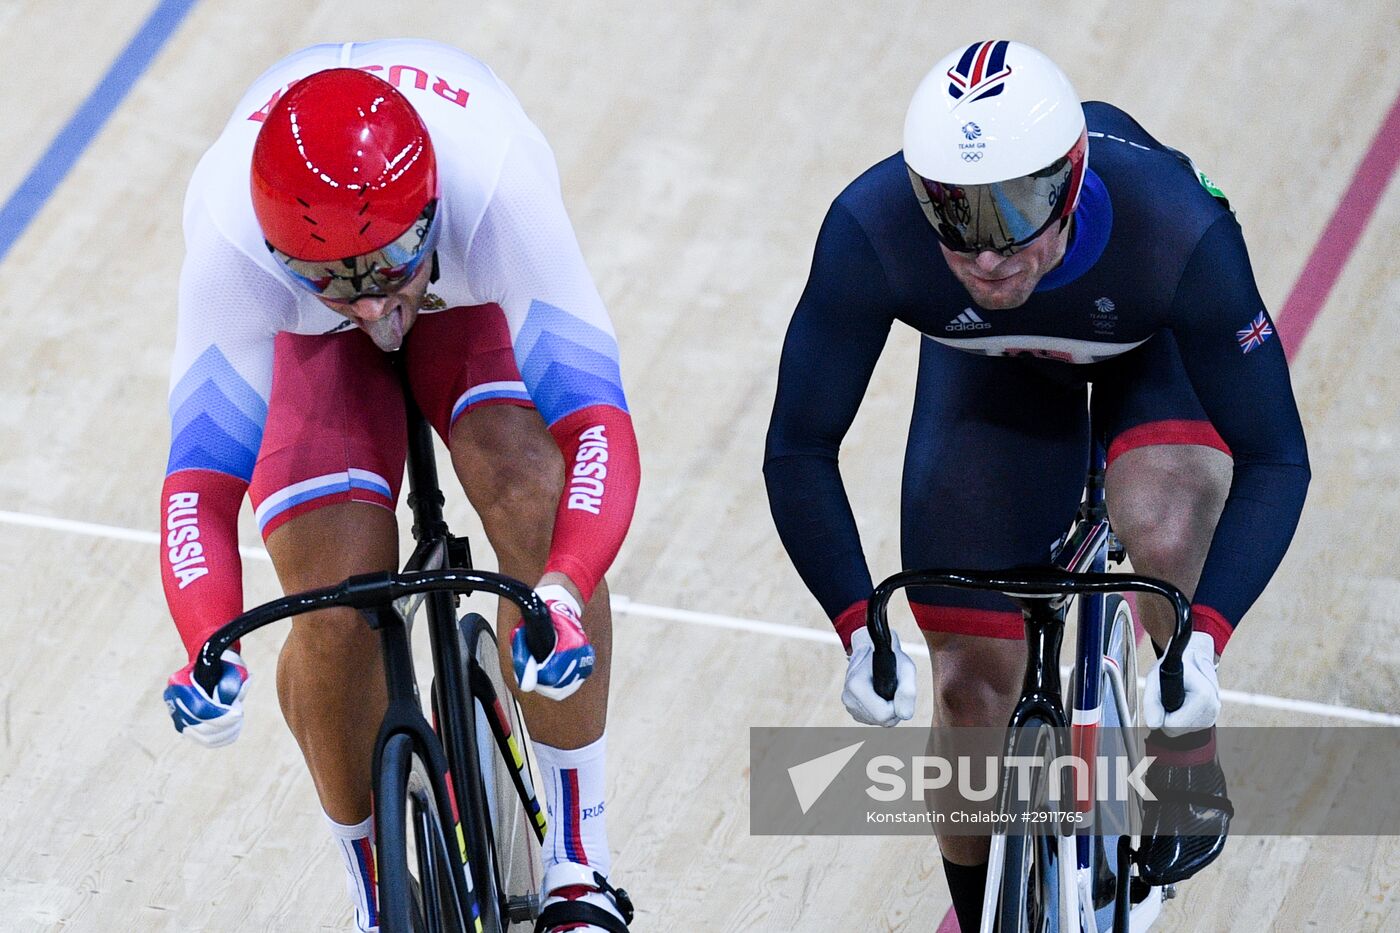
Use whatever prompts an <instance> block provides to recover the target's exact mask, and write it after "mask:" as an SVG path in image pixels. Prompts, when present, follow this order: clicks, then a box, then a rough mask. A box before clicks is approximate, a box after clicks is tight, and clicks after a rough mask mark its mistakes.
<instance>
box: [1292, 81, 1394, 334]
mask: <svg viewBox="0 0 1400 933" xmlns="http://www.w3.org/2000/svg"><path fill="white" fill-rule="evenodd" d="M1397 163H1400V94H1397V95H1396V97H1395V101H1394V102H1393V103H1392V104H1391V105H1390V112H1389V113H1388V114H1386V117H1385V120H1384V121H1383V122H1382V123H1381V127H1380V129H1379V130H1378V131H1377V132H1376V138H1375V139H1373V140H1371V148H1370V149H1367V150H1366V155H1365V156H1363V157H1362V159H1361V164H1360V165H1359V166H1357V168H1356V174H1355V175H1353V176H1352V177H1351V183H1350V184H1349V185H1347V189H1346V192H1345V193H1344V194H1343V195H1342V200H1341V201H1340V202H1339V203H1338V204H1337V209H1336V211H1334V212H1333V214H1332V217H1331V219H1330V220H1328V221H1327V225H1326V226H1325V227H1323V229H1322V238H1321V239H1319V240H1318V241H1317V245H1316V246H1314V247H1313V251H1312V255H1311V256H1309V257H1308V261H1307V263H1306V264H1305V265H1304V266H1303V271H1302V272H1300V273H1298V279H1297V281H1296V282H1294V283H1293V290H1292V291H1291V292H1289V293H1288V299H1287V300H1286V301H1285V302H1284V303H1283V309H1282V310H1280V311H1279V313H1278V316H1277V321H1276V322H1275V323H1276V325H1277V327H1278V336H1279V339H1280V340H1282V341H1283V351H1284V353H1286V354H1287V355H1288V358H1289V360H1292V359H1293V357H1294V356H1295V355H1296V354H1297V352H1298V348H1299V347H1300V346H1302V343H1303V338H1304V337H1306V336H1307V335H1308V331H1309V330H1310V329H1311V328H1312V325H1313V321H1314V320H1316V319H1317V316H1318V314H1319V313H1320V312H1321V311H1322V306H1323V305H1325V304H1326V303H1327V296H1328V295H1330V294H1331V293H1332V287H1333V286H1334V285H1336V284H1337V279H1339V278H1341V275H1342V270H1343V269H1344V268H1345V267H1346V263H1347V260H1348V259H1350V258H1351V254H1352V252H1353V251H1355V249H1356V244H1357V243H1358V242H1360V240H1361V234H1362V233H1363V232H1364V231H1365V229H1366V224H1367V222H1368V221H1369V220H1370V219H1371V215H1372V214H1373V213H1375V210H1376V204H1377V203H1379V202H1380V199H1381V195H1383V194H1384V193H1385V188H1386V185H1387V184H1388V183H1389V182H1390V179H1391V176H1392V175H1394V174H1395V166H1396V164H1397Z"/></svg>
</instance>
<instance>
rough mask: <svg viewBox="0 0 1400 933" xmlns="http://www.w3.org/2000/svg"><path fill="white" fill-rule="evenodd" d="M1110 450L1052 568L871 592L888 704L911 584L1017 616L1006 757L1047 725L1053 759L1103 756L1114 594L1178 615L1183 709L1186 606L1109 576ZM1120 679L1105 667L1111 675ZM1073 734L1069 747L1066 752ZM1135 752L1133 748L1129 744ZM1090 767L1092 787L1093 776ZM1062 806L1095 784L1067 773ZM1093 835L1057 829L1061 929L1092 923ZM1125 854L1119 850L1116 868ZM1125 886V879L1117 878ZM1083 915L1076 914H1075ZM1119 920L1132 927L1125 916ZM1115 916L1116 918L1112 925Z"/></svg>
mask: <svg viewBox="0 0 1400 933" xmlns="http://www.w3.org/2000/svg"><path fill="white" fill-rule="evenodd" d="M1103 476H1104V450H1103V447H1102V445H1101V444H1099V443H1097V442H1096V443H1095V445H1094V450H1093V460H1092V461H1091V468H1090V471H1089V477H1088V481H1087V483H1086V493H1085V498H1084V502H1083V503H1082V505H1081V506H1080V511H1079V514H1078V516H1077V518H1076V520H1075V523H1074V525H1073V526H1072V527H1071V529H1070V531H1069V533H1068V534H1067V535H1066V537H1065V539H1064V540H1063V541H1062V542H1061V543H1060V544H1059V546H1058V547H1057V548H1056V549H1055V552H1054V554H1053V556H1052V559H1051V564H1052V566H1050V567H1032V568H1013V569H1009V570H1003V571H992V572H985V571H966V570H940V569H934V570H915V571H905V572H903V573H898V574H895V575H893V576H891V577H889V578H888V579H886V580H885V581H884V582H882V583H881V584H880V585H879V586H877V587H876V588H875V592H874V593H873V594H872V596H871V599H870V603H869V607H868V610H867V615H866V626H867V628H868V630H869V632H870V636H871V641H872V642H873V644H874V646H875V654H874V659H873V673H874V678H873V679H874V687H875V690H876V692H877V693H878V694H879V695H880V696H882V697H884V698H885V699H887V700H888V699H891V698H892V697H893V696H894V691H895V686H896V684H895V658H894V652H893V650H892V649H891V647H890V643H891V641H890V632H889V623H888V620H887V618H886V610H887V606H888V603H889V599H890V597H891V596H892V595H893V594H894V593H895V592H896V591H897V590H900V589H904V588H906V587H910V586H921V587H923V586H944V587H950V588H954V589H975V590H992V591H997V592H1001V593H1003V594H1004V595H1006V596H1007V597H1009V598H1010V599H1011V600H1012V601H1013V602H1014V603H1015V604H1016V605H1017V606H1018V607H1019V608H1020V609H1021V612H1022V615H1023V617H1024V619H1025V625H1026V674H1025V679H1024V682H1023V685H1022V690H1021V697H1020V699H1019V701H1018V702H1017V704H1016V707H1015V709H1014V710H1013V712H1012V714H1011V719H1010V722H1009V723H1008V726H1007V739H1006V754H1007V755H1008V756H1009V755H1011V754H1013V753H1014V752H1013V745H1014V742H1015V738H1016V735H1017V733H1018V731H1019V730H1020V729H1023V728H1024V727H1026V726H1027V725H1029V724H1038V723H1044V724H1047V725H1049V726H1051V727H1052V728H1053V729H1054V736H1055V746H1056V747H1055V755H1056V756H1057V757H1059V756H1063V755H1065V754H1067V753H1069V754H1072V755H1073V756H1074V757H1076V758H1079V759H1080V760H1086V761H1087V760H1092V759H1093V757H1094V756H1095V755H1096V754H1097V751H1098V737H1099V736H1098V728H1099V725H1100V723H1101V721H1102V714H1103V704H1104V696H1103V677H1104V672H1105V666H1104V663H1103V662H1104V657H1103V647H1102V646H1103V630H1104V624H1105V620H1104V598H1105V597H1106V596H1107V595H1108V594H1111V593H1122V592H1141V593H1149V594H1152V595H1156V596H1161V597H1163V598H1165V599H1167V600H1168V601H1169V602H1170V603H1171V604H1172V607H1173V609H1174V611H1175V613H1176V619H1177V624H1176V629H1175V631H1174V632H1173V635H1172V638H1171V640H1170V642H1169V643H1168V645H1167V650H1166V652H1165V653H1164V656H1163V660H1162V665H1161V677H1162V702H1163V706H1164V707H1165V708H1166V709H1167V710H1168V711H1172V710H1176V709H1179V708H1180V706H1181V703H1182V701H1183V699H1184V685H1183V683H1182V664H1181V655H1182V652H1183V651H1184V650H1185V647H1186V642H1187V640H1188V639H1189V638H1190V634H1191V618H1190V602H1189V600H1187V598H1186V597H1185V595H1184V594H1183V593H1181V591H1180V590H1178V589H1177V588H1176V587H1174V586H1172V585H1171V584H1169V583H1166V582H1164V581H1161V580H1156V579H1153V578H1151V577H1143V576H1138V575H1132V574H1109V573H1105V572H1104V571H1105V569H1106V567H1107V561H1108V557H1109V552H1110V550H1111V548H1112V546H1113V545H1112V535H1111V531H1110V528H1109V523H1108V515H1107V509H1106V507H1105V504H1104V488H1103ZM1075 595H1078V596H1080V597H1081V598H1080V600H1079V605H1078V621H1079V628H1078V632H1077V637H1076V645H1075V667H1074V675H1073V678H1072V683H1071V687H1072V689H1071V696H1070V716H1071V717H1072V718H1069V719H1067V717H1066V714H1065V709H1064V706H1063V703H1062V700H1061V696H1062V695H1063V690H1062V688H1061V683H1060V669H1059V654H1060V645H1061V641H1062V639H1063V636H1064V623H1065V616H1066V614H1067V611H1068V607H1069V600H1070V598H1071V597H1072V596H1075ZM1116 673H1117V672H1115V671H1113V670H1111V669H1110V670H1109V673H1108V676H1109V677H1110V678H1114V675H1115V674H1116ZM1128 688H1132V689H1136V684H1132V685H1125V684H1123V683H1122V679H1121V676H1119V677H1117V678H1116V679H1114V680H1113V686H1112V688H1111V692H1112V693H1113V694H1114V696H1113V700H1114V702H1115V705H1116V706H1117V707H1118V713H1119V715H1120V717H1122V716H1123V714H1124V713H1125V712H1126V709H1125V700H1124V697H1125V693H1124V691H1125V690H1126V689H1128ZM1067 727H1068V728H1069V731H1070V735H1071V741H1070V746H1071V747H1070V748H1069V749H1066V748H1064V747H1063V745H1064V738H1063V736H1064V735H1065V731H1066V728H1067ZM1129 747H1130V748H1131V747H1132V745H1131V743H1129ZM1087 770H1088V773H1089V775H1090V777H1089V781H1090V782H1092V780H1093V778H1092V775H1093V772H1094V769H1093V768H1092V767H1091V768H1089V769H1087ZM1061 777H1062V785H1061V790H1060V799H1061V800H1074V801H1075V804H1076V808H1078V809H1080V810H1081V811H1083V810H1090V809H1092V805H1093V799H1094V794H1093V791H1092V783H1089V784H1088V786H1087V788H1086V787H1085V786H1084V785H1083V784H1081V785H1080V786H1079V788H1078V791H1080V792H1078V793H1074V792H1071V787H1070V779H1069V775H1068V773H1066V772H1063V771H1062V772H1061ZM1008 794H1009V787H1003V794H1002V806H1003V809H1005V808H1006V807H1007V806H1008V804H1009V796H1008ZM1005 844H1006V836H1005V835H994V836H993V837H992V840H991V853H990V858H989V861H988V888H987V895H986V898H987V900H986V902H984V905H983V929H984V930H985V929H990V925H989V924H990V918H991V916H992V913H993V911H994V910H995V907H996V897H997V890H996V885H995V884H993V882H992V880H991V879H992V878H993V877H994V875H993V873H994V872H995V878H997V879H998V881H999V879H1000V877H1001V866H1002V861H1003V860H1004V858H1005ZM1092 846H1093V837H1092V836H1081V835H1077V834H1075V833H1074V831H1073V827H1072V826H1071V825H1069V824H1068V823H1065V824H1062V825H1061V826H1060V827H1059V831H1058V849H1059V858H1058V865H1059V869H1060V892H1061V896H1060V917H1059V921H1060V929H1061V930H1078V929H1079V928H1080V927H1079V925H1078V924H1076V923H1074V922H1073V915H1074V914H1075V913H1081V914H1083V916H1084V917H1086V918H1088V919H1090V920H1092V918H1093V917H1094V911H1093V904H1092V900H1091V899H1090V898H1088V897H1087V896H1086V895H1087V891H1086V889H1085V888H1084V887H1083V886H1081V885H1080V884H1079V883H1078V878H1079V877H1081V876H1082V875H1083V873H1087V872H1088V871H1089V869H1090V868H1091V867H1092V866H1093V850H1092ZM1124 861H1125V855H1124V852H1123V849H1122V848H1121V847H1120V849H1119V865H1120V866H1121V865H1123V864H1124ZM1118 874H1119V879H1120V882H1121V881H1123V880H1124V879H1126V872H1123V871H1120V872H1119V873H1118ZM1119 888H1120V891H1119V897H1118V901H1119V905H1118V913H1119V914H1125V913H1126V904H1127V894H1126V891H1127V888H1126V884H1121V883H1120V885H1119ZM1076 908H1077V910H1076ZM1122 919H1123V922H1124V923H1126V917H1125V916H1124V917H1123V918H1122ZM1118 920H1119V918H1118V917H1117V916H1116V917H1115V925H1116V924H1117V922H1118Z"/></svg>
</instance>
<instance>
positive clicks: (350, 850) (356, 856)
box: [323, 814, 379, 930]
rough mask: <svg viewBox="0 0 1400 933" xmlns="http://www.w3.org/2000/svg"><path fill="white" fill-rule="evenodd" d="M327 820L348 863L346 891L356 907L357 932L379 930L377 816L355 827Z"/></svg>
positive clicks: (336, 843) (328, 817) (341, 856)
mask: <svg viewBox="0 0 1400 933" xmlns="http://www.w3.org/2000/svg"><path fill="white" fill-rule="evenodd" d="M323 815H324V816H325V817H326V825H327V826H328V827H330V831H331V836H332V837H333V838H334V839H335V846H336V848H337V849H339V850H340V858H341V861H342V862H344V864H345V888H346V890H347V891H349V892H350V902H351V903H352V904H354V905H355V928H356V929H357V930H377V929H379V904H378V903H377V901H376V900H375V897H376V895H375V888H374V885H375V878H376V875H375V864H374V832H373V831H374V816H373V815H370V816H368V817H365V819H364V820H362V821H361V822H359V823H356V824H355V825H354V826H346V825H345V824H344V823H337V822H336V821H335V820H333V819H331V818H330V815H329V814H323Z"/></svg>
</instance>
